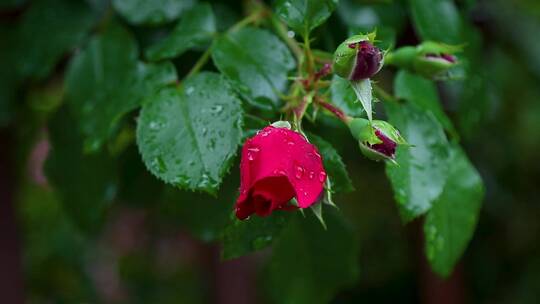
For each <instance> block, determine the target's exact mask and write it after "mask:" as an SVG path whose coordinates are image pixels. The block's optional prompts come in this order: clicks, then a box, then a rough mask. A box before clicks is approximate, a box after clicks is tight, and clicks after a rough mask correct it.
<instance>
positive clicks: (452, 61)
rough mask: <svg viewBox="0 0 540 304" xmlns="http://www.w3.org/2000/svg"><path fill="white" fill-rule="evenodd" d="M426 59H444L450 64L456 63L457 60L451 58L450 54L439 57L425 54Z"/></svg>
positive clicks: (453, 57)
mask: <svg viewBox="0 0 540 304" xmlns="http://www.w3.org/2000/svg"><path fill="white" fill-rule="evenodd" d="M426 57H428V58H439V59H444V60H446V61H448V62H450V63H456V61H457V59H456V57H455V56H452V55H450V54H441V55H436V54H426Z"/></svg>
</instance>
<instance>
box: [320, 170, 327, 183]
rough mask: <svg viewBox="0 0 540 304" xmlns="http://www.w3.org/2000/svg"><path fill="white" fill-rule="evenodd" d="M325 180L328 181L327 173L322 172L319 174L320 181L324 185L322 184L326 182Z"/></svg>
mask: <svg viewBox="0 0 540 304" xmlns="http://www.w3.org/2000/svg"><path fill="white" fill-rule="evenodd" d="M325 179H326V172H324V171H321V172H320V173H319V181H320V182H321V183H322V182H324V180H325Z"/></svg>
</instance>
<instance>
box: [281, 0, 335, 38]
mask: <svg viewBox="0 0 540 304" xmlns="http://www.w3.org/2000/svg"><path fill="white" fill-rule="evenodd" d="M336 4H337V0H280V1H278V3H277V4H276V13H277V14H278V15H279V16H280V17H281V18H283V20H285V22H286V23H287V25H288V26H289V27H291V28H292V29H293V30H294V31H295V32H297V33H300V34H301V35H304V36H305V35H308V34H309V32H311V30H313V29H314V28H316V27H317V26H319V25H321V24H322V23H323V22H324V21H325V20H326V19H328V17H330V15H331V14H332V12H333V11H334V9H335V8H336Z"/></svg>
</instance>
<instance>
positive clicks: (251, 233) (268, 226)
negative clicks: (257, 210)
mask: <svg viewBox="0 0 540 304" xmlns="http://www.w3.org/2000/svg"><path fill="white" fill-rule="evenodd" d="M290 216H291V214H290V213H288V212H286V211H280V212H274V213H272V215H270V216H268V217H259V216H252V217H250V218H249V219H246V220H243V221H240V220H238V219H237V218H236V217H234V216H231V217H232V219H231V221H230V223H229V225H227V227H225V229H224V231H223V237H222V241H223V251H222V257H223V258H224V259H234V258H237V257H241V256H243V255H246V254H249V253H251V252H253V251H257V250H261V249H263V248H265V247H268V246H270V245H271V244H272V242H273V241H274V239H275V238H277V237H278V236H279V234H280V233H281V230H282V229H283V228H284V227H285V225H286V223H287V222H288V220H289V219H290Z"/></svg>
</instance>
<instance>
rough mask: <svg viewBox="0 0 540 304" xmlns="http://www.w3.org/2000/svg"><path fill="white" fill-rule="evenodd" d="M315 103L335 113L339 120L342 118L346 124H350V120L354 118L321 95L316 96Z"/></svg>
mask: <svg viewBox="0 0 540 304" xmlns="http://www.w3.org/2000/svg"><path fill="white" fill-rule="evenodd" d="M315 103H316V104H318V105H320V106H321V107H323V108H325V109H326V110H328V111H330V112H331V113H332V114H334V115H335V116H336V117H337V118H338V119H339V120H341V121H342V122H343V123H345V124H348V123H349V121H350V120H351V119H352V118H351V117H349V116H347V114H345V112H344V111H343V110H342V109H340V108H339V107H337V106H335V105H333V104H331V103H329V102H326V101H324V100H323V99H322V98H320V97H318V98H315Z"/></svg>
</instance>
